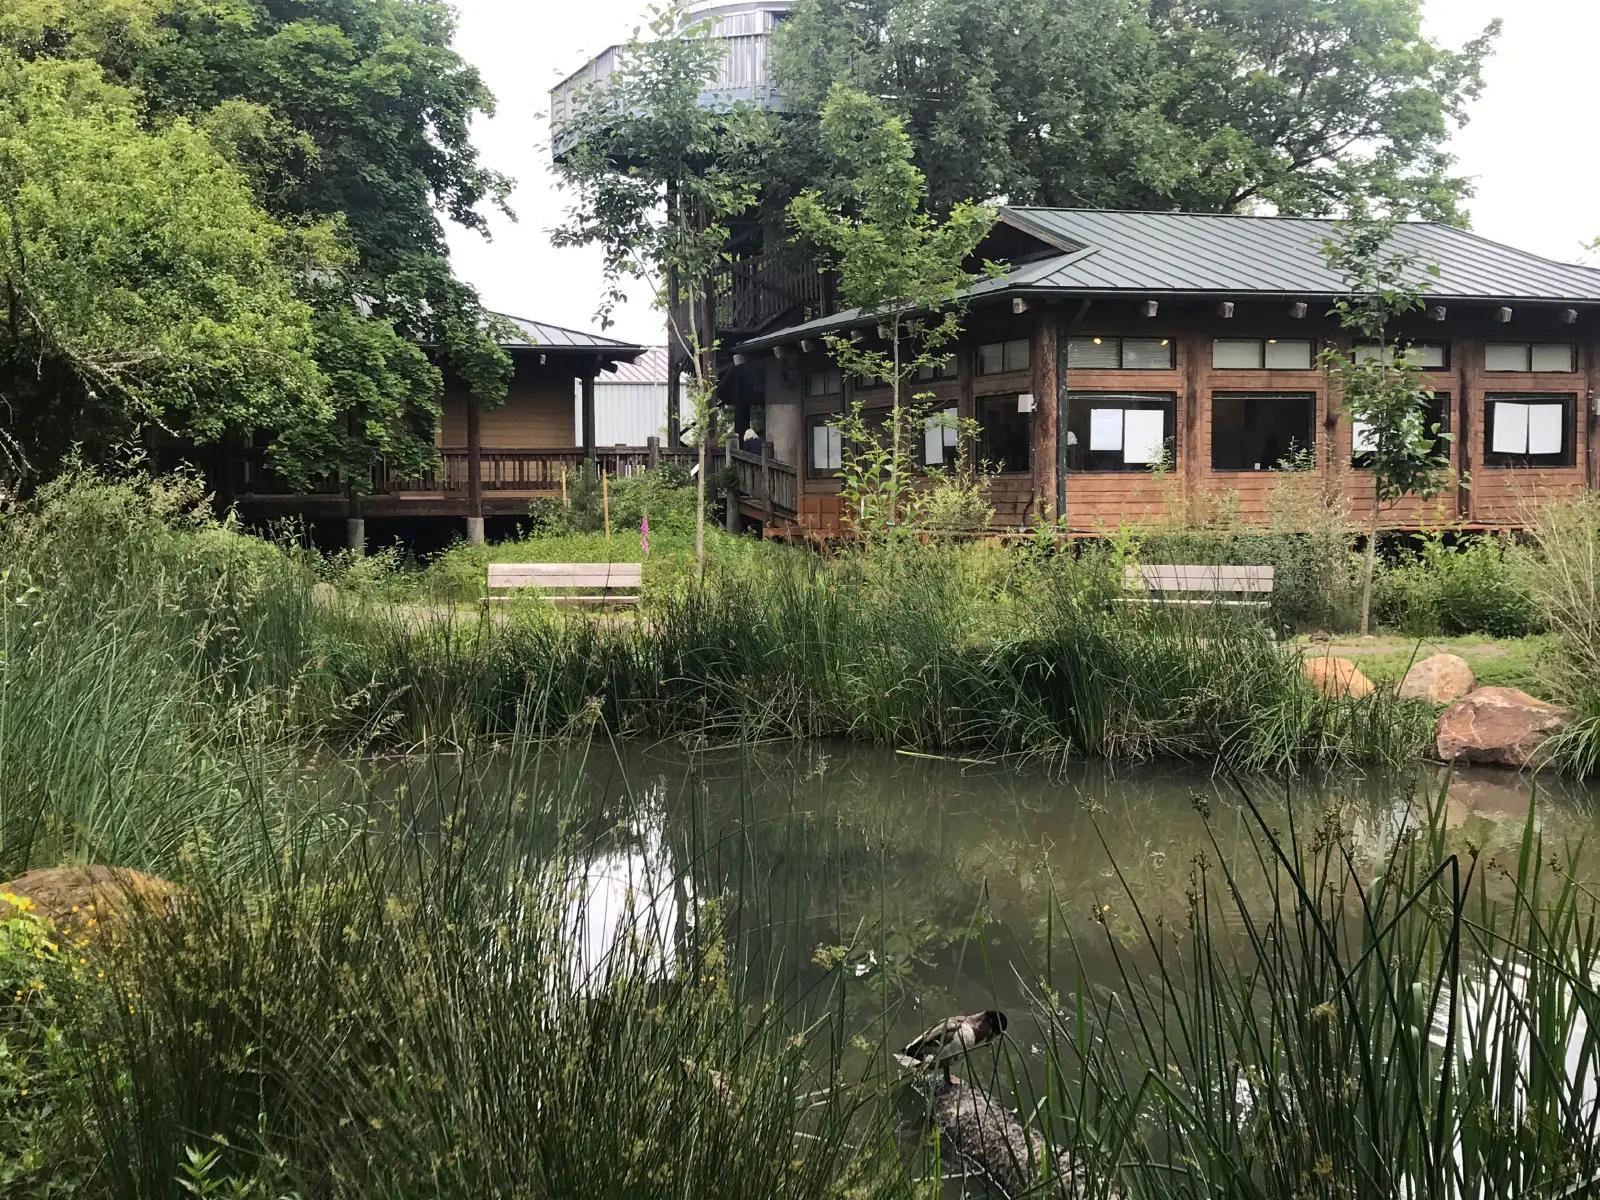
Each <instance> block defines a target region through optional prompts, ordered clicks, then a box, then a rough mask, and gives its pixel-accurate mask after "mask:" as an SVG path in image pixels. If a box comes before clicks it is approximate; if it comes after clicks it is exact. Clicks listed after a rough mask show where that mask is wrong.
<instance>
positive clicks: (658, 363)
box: [595, 346, 667, 387]
mask: <svg viewBox="0 0 1600 1200" xmlns="http://www.w3.org/2000/svg"><path fill="white" fill-rule="evenodd" d="M608 383H615V384H623V383H627V384H638V383H645V384H653V385H655V386H657V387H666V386H667V348H666V347H665V346H647V347H645V352H644V354H643V355H642V356H641V357H639V358H637V359H635V360H634V361H632V362H619V363H618V364H617V365H616V368H615V369H614V370H612V371H609V372H607V373H605V374H603V375H601V376H600V377H599V378H598V379H596V380H595V384H596V386H599V387H604V386H605V385H606V384H608Z"/></svg>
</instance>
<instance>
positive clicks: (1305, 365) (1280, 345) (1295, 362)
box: [1266, 340, 1312, 371]
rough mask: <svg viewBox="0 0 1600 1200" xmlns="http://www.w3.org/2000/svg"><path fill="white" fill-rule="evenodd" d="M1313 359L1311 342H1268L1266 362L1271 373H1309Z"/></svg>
mask: <svg viewBox="0 0 1600 1200" xmlns="http://www.w3.org/2000/svg"><path fill="white" fill-rule="evenodd" d="M1311 357H1312V355H1311V343H1310V342H1301V341H1294V342H1284V341H1277V340H1268V342H1267V356H1266V362H1267V370H1269V371H1309V370H1311Z"/></svg>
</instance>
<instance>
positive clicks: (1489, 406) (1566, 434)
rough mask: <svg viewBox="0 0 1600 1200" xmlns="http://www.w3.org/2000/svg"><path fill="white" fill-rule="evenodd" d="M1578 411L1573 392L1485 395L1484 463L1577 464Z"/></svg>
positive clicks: (1491, 465) (1511, 464)
mask: <svg viewBox="0 0 1600 1200" xmlns="http://www.w3.org/2000/svg"><path fill="white" fill-rule="evenodd" d="M1577 412H1578V397H1577V396H1574V395H1565V396H1563V395H1553V396H1552V395H1504V394H1502V395H1499V396H1494V395H1491V396H1488V397H1486V403H1485V404H1484V421H1485V425H1486V428H1485V429H1484V433H1483V439H1484V440H1483V444H1484V454H1483V465H1484V466H1486V467H1571V466H1575V465H1576V464H1577V449H1576V447H1577V437H1576V434H1577Z"/></svg>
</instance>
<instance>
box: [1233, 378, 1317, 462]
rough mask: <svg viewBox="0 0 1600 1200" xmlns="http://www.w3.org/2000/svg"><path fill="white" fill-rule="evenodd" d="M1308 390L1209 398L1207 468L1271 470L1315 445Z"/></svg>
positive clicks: (1313, 403) (1313, 404)
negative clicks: (1209, 416)
mask: <svg viewBox="0 0 1600 1200" xmlns="http://www.w3.org/2000/svg"><path fill="white" fill-rule="evenodd" d="M1316 411H1317V398H1316V396H1315V395H1313V394H1312V393H1311V392H1217V393H1215V394H1214V395H1213V396H1212V397H1211V469H1212V470H1214V471H1271V470H1274V469H1275V468H1277V466H1278V464H1279V463H1281V462H1282V461H1283V460H1284V459H1286V458H1288V457H1289V456H1290V455H1292V454H1295V453H1297V452H1303V451H1305V450H1309V449H1311V448H1312V447H1313V446H1315V445H1316V431H1315V428H1314V425H1315V421H1316Z"/></svg>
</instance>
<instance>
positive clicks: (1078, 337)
mask: <svg viewBox="0 0 1600 1200" xmlns="http://www.w3.org/2000/svg"><path fill="white" fill-rule="evenodd" d="M1074 342H1095V343H1097V344H1104V343H1106V342H1115V343H1116V347H1117V365H1116V366H1114V367H1087V366H1085V367H1075V366H1073V365H1072V344H1073V343H1074ZM1129 342H1159V343H1161V344H1163V345H1165V346H1166V348H1167V365H1166V366H1164V367H1130V366H1129V365H1128V351H1127V344H1128V343H1129ZM1177 369H1178V340H1177V339H1176V338H1171V337H1136V336H1134V335H1132V334H1107V333H1080V334H1073V335H1072V336H1071V337H1069V338H1068V339H1067V370H1069V371H1137V372H1139V373H1140V374H1144V373H1146V372H1153V373H1159V372H1161V371H1176V370H1177Z"/></svg>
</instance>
